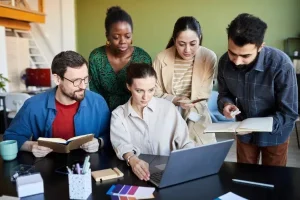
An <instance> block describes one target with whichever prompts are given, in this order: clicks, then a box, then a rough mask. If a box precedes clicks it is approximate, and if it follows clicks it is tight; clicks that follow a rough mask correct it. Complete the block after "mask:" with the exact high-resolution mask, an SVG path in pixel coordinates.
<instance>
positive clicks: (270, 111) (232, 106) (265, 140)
mask: <svg viewBox="0 0 300 200" xmlns="http://www.w3.org/2000/svg"><path fill="white" fill-rule="evenodd" d="M266 29H267V24H266V23H265V22H263V21H262V20H260V19H259V18H257V17H255V16H253V15H250V14H246V13H244V14H240V15H238V16H237V17H236V18H235V19H234V20H233V21H232V22H231V23H230V24H229V26H228V28H227V33H228V52H227V53H225V54H224V55H223V56H222V57H221V58H220V61H219V68H218V83H219V97H218V107H219V111H220V112H221V113H223V115H224V116H225V117H227V118H232V116H231V115H230V113H231V112H232V111H236V110H239V111H240V112H241V113H240V114H238V115H237V116H236V120H237V121H242V120H244V119H246V118H251V117H273V131H272V132H251V133H237V161H238V162H242V163H253V164H257V163H258V162H259V155H260V153H261V154H262V164H263V165H278V166H285V165H286V163H287V149H288V143H289V136H290V134H291V132H292V130H293V127H294V124H295V120H296V119H297V117H298V113H297V111H298V93H297V91H298V90H297V82H296V74H295V70H294V67H293V64H292V62H291V60H290V58H289V57H288V56H287V55H286V54H284V53H283V52H282V51H280V50H278V49H275V48H272V47H267V46H265V44H264V42H263V41H264V35H265V31H266Z"/></svg>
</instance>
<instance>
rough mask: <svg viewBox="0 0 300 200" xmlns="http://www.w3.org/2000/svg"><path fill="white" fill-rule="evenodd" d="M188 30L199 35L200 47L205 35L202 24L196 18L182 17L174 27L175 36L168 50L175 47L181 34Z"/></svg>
mask: <svg viewBox="0 0 300 200" xmlns="http://www.w3.org/2000/svg"><path fill="white" fill-rule="evenodd" d="M188 29H190V30H192V31H194V32H195V33H196V34H197V35H198V37H199V45H201V44H202V38H203V35H202V30H201V26H200V23H199V22H198V21H197V19H196V18H194V17H180V18H179V19H178V20H177V21H176V23H175V25H174V29H173V34H172V37H171V39H170V41H169V43H168V45H167V47H166V49H167V48H170V47H171V46H173V45H174V40H175V39H176V38H177V37H178V35H179V33H180V32H182V31H185V30H188Z"/></svg>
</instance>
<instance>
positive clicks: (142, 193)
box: [106, 184, 155, 200]
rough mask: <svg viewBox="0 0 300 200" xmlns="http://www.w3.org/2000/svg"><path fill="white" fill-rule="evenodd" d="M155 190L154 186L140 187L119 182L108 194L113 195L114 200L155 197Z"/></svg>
mask: <svg viewBox="0 0 300 200" xmlns="http://www.w3.org/2000/svg"><path fill="white" fill-rule="evenodd" d="M154 190H155V188H154V187H140V186H132V185H121V184H118V185H112V186H111V187H110V189H109V190H108V192H107V193H106V194H107V195H111V199H112V200H119V199H122V200H123V199H124V200H125V199H128V200H135V199H152V198H154V196H153V192H154Z"/></svg>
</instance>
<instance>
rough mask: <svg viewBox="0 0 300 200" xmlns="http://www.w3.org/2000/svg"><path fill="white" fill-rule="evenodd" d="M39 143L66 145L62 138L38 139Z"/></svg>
mask: <svg viewBox="0 0 300 200" xmlns="http://www.w3.org/2000/svg"><path fill="white" fill-rule="evenodd" d="M38 140H39V141H45V142H54V143H61V144H66V143H67V141H66V140H64V139H62V138H44V137H39V139H38Z"/></svg>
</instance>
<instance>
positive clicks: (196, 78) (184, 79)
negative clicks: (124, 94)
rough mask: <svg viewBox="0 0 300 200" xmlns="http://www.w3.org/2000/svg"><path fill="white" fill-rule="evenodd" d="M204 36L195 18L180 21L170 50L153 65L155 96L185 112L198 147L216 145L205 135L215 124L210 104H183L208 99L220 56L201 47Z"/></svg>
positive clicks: (183, 115) (175, 29) (214, 139)
mask: <svg viewBox="0 0 300 200" xmlns="http://www.w3.org/2000/svg"><path fill="white" fill-rule="evenodd" d="M201 40H202V33H201V27H200V24H199V22H198V21H197V20H196V19H195V18H194V17H181V18H179V19H178V20H177V22H176V23H175V26H174V30H173V36H172V38H171V39H170V41H169V44H168V45H167V48H166V49H165V50H164V51H162V52H161V53H159V54H158V55H157V57H156V59H155V61H154V63H153V67H154V69H155V71H156V73H157V84H156V92H155V96H157V97H161V98H164V99H167V100H169V101H171V102H173V103H174V104H175V105H176V106H178V109H179V110H180V111H181V114H182V117H183V118H184V119H185V120H186V122H187V124H188V128H189V134H190V138H191V139H193V140H194V141H195V142H196V143H197V144H208V143H214V142H216V137H215V134H211V133H209V134H203V131H204V129H205V128H206V127H207V125H208V124H210V123H211V118H210V115H209V111H208V107H207V101H200V102H198V103H186V102H185V103H182V102H180V101H183V100H196V99H203V98H204V99H208V98H209V96H210V93H211V90H212V85H213V77H214V72H215V68H216V63H217V57H216V54H215V53H214V52H213V51H211V50H209V49H207V48H205V47H203V46H200V45H201Z"/></svg>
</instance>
